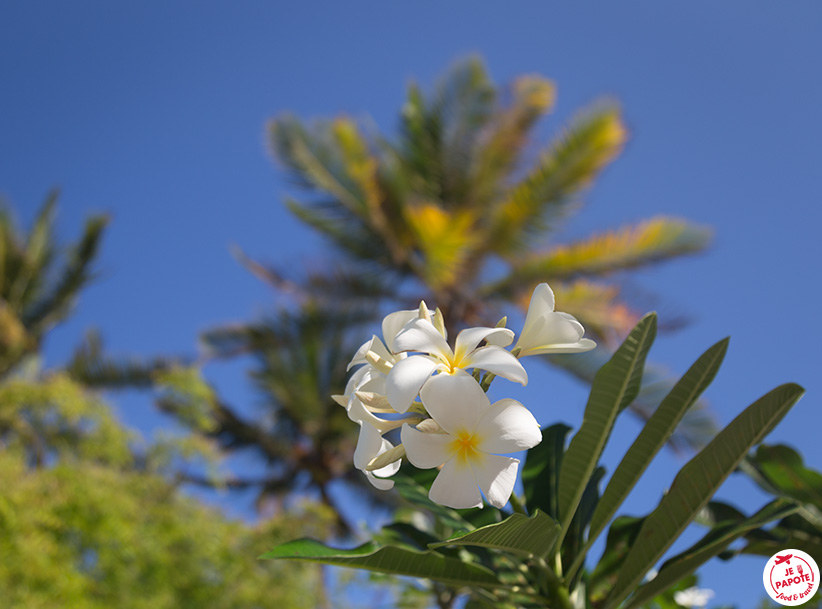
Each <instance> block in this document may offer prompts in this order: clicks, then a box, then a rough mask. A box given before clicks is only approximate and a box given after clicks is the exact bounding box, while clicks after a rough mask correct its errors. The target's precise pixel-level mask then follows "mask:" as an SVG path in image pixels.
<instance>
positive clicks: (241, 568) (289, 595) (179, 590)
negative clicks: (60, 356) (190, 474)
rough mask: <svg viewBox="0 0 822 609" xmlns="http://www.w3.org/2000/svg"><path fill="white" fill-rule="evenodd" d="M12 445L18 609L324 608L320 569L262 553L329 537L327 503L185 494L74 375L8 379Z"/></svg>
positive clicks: (1, 457)
mask: <svg viewBox="0 0 822 609" xmlns="http://www.w3.org/2000/svg"><path fill="white" fill-rule="evenodd" d="M0 440H2V443H3V450H2V451H0V477H2V479H3V481H4V485H5V491H4V492H3V495H2V497H0V530H2V535H0V556H6V557H14V560H4V561H2V564H0V590H2V591H3V599H4V603H5V604H6V606H9V607H26V608H27V609H29V608H31V609H37V608H40V607H42V608H44V609H45V608H50V607H55V606H60V607H70V608H72V609H96V608H100V609H102V608H104V607H105V608H108V607H123V608H125V609H129V608H134V609H141V608H149V607H151V608H152V609H154V608H163V607H167V608H168V609H172V608H174V609H178V608H184V607H191V608H192V609H193V608H195V607H196V608H198V609H199V608H208V607H214V608H215V609H216V608H220V609H223V608H230V607H236V608H237V609H240V608H247V607H259V608H263V607H271V608H272V609H273V608H278V607H306V608H308V607H313V606H315V604H316V602H317V600H318V598H319V596H318V593H317V592H311V591H312V590H317V589H318V588H317V584H318V582H319V579H318V578H319V574H318V573H317V572H316V571H313V570H308V571H306V570H305V569H298V568H293V567H291V566H288V565H275V566H273V568H272V566H271V565H263V564H261V563H259V562H256V561H255V559H254V557H255V556H256V555H257V554H259V552H260V551H261V550H262V548H264V547H265V546H266V545H270V544H271V543H276V542H277V541H280V540H282V539H284V538H286V537H288V536H290V535H292V534H293V532H294V531H295V530H306V531H314V534H317V535H322V534H323V533H324V532H325V531H327V530H328V524H329V522H330V514H329V513H328V512H327V510H326V511H324V510H318V509H316V508H314V507H312V506H311V505H306V506H305V508H304V509H302V510H300V511H299V512H294V513H293V514H291V515H288V516H283V517H279V518H277V519H275V520H270V521H264V522H262V523H261V524H259V525H257V526H249V525H247V524H244V523H242V522H238V521H232V520H230V519H227V518H226V517H225V516H223V515H222V514H221V513H220V512H219V511H218V510H216V509H213V508H208V507H206V506H204V505H202V504H200V503H199V502H198V501H196V500H194V499H192V498H189V497H186V496H185V495H183V494H182V493H180V492H179V490H178V489H177V488H176V486H175V485H174V484H173V483H172V481H171V480H170V479H169V477H168V475H167V474H168V473H171V472H167V471H166V470H158V469H153V468H152V467H146V466H145V465H141V463H142V462H143V461H144V460H143V459H142V458H140V456H139V455H138V456H136V457H135V456H134V455H133V453H132V449H131V442H132V440H133V436H132V434H130V433H128V432H127V431H126V430H124V429H123V428H122V427H121V426H120V424H119V423H118V422H117V421H116V420H115V419H114V418H113V416H112V414H111V411H110V410H109V409H108V408H107V407H106V406H105V405H104V404H102V403H100V402H98V401H97V400H94V399H91V398H90V397H89V396H88V395H87V394H86V392H85V391H84V390H83V388H81V387H80V386H78V385H77V384H75V383H74V382H72V381H71V380H69V379H68V378H67V377H66V376H64V375H52V376H49V377H46V378H44V379H43V380H39V381H38V380H13V381H7V382H5V383H3V384H1V385H0ZM151 462H156V461H155V460H150V461H149V463H151ZM277 579H280V580H281V581H288V582H289V585H288V586H272V585H271V582H272V581H276V580H277Z"/></svg>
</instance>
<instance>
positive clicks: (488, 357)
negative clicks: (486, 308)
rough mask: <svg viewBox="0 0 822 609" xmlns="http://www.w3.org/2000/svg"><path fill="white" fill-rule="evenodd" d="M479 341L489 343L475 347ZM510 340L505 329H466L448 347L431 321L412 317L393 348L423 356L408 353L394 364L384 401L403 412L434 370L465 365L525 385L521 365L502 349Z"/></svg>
mask: <svg viewBox="0 0 822 609" xmlns="http://www.w3.org/2000/svg"><path fill="white" fill-rule="evenodd" d="M483 340H485V341H488V342H489V343H493V344H489V345H488V346H485V347H480V348H477V346H478V345H479V344H480V343H481V342H482V341H483ZM513 340H514V333H513V332H512V331H511V330H508V329H507V328H468V329H466V330H463V331H462V332H460V333H459V334H458V335H457V340H456V343H455V345H454V349H453V350H452V349H451V347H449V346H448V343H447V342H446V341H445V337H444V336H443V335H442V334H441V333H440V332H439V331H438V330H437V329H436V328H435V327H434V324H432V323H431V322H430V321H427V320H425V319H414V320H413V321H410V322H409V323H407V324H406V325H405V328H404V329H403V330H402V332H400V333H399V334H398V335H397V338H396V340H395V341H394V348H395V349H396V350H397V351H419V352H421V353H425V354H426V355H412V356H410V357H407V358H405V359H403V360H401V361H398V362H397V363H396V364H394V366H393V367H392V368H391V372H389V374H388V378H387V379H386V383H385V389H386V395H387V396H388V401H389V402H390V403H391V406H392V407H393V408H394V409H395V410H397V411H398V412H405V411H406V410H408V408H409V406H410V405H411V403H412V402H413V401H414V398H416V397H417V394H418V393H420V391H421V390H422V389H423V386H424V385H426V383H427V382H429V379H430V378H431V375H432V374H434V372H439V373H440V375H444V376H449V375H454V374H457V373H458V372H463V371H464V370H465V369H466V368H479V369H480V370H485V371H487V372H492V373H493V374H495V375H497V376H501V377H503V378H507V379H508V380H511V381H516V382H517V383H521V384H523V385H526V384H527V383H528V374H527V373H526V372H525V368H523V367H522V364H520V363H519V361H517V358H516V357H514V356H513V355H511V353H509V352H508V351H506V350H505V349H503V348H502V347H504V346H507V345H510V344H511V342H513ZM438 376H439V375H438Z"/></svg>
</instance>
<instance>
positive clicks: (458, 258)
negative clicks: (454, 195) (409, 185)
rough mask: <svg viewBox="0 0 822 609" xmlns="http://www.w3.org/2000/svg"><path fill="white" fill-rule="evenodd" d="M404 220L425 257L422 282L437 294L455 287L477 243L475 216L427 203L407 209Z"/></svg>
mask: <svg viewBox="0 0 822 609" xmlns="http://www.w3.org/2000/svg"><path fill="white" fill-rule="evenodd" d="M405 217H406V221H407V223H408V226H409V228H410V229H411V232H412V233H413V234H414V236H415V239H416V246H417V248H418V250H419V253H420V255H421V257H422V264H421V270H420V272H421V274H422V275H423V277H422V279H423V280H424V281H425V282H426V283H428V284H429V285H430V286H431V287H432V288H433V289H434V290H437V289H440V288H443V287H446V286H452V285H454V283H456V281H457V279H458V278H459V277H460V270H461V269H462V268H463V267H464V265H465V264H466V263H467V261H468V258H469V256H470V254H471V252H472V251H473V248H474V246H475V244H476V242H477V239H476V233H475V231H474V225H475V218H474V216H473V214H471V213H470V212H468V211H459V210H455V211H449V210H445V209H442V208H441V207H440V206H438V205H436V204H434V203H428V202H426V203H420V204H417V205H414V206H411V207H408V208H407V209H406V212H405Z"/></svg>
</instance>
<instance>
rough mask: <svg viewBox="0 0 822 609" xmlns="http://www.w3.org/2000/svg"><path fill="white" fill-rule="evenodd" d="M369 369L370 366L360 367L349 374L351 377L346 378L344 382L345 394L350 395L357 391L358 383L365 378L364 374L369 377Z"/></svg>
mask: <svg viewBox="0 0 822 609" xmlns="http://www.w3.org/2000/svg"><path fill="white" fill-rule="evenodd" d="M371 370H372V368H371V366H366V367H365V368H360V369H359V370H357V371H356V372H354V374H352V375H351V378H350V379H348V382H347V383H346V384H345V392H344V393H345V395H351V394H352V393H354V392H355V391H359V390H360V385H362V384H363V382H364V380H363V379H364V378H365V376H366V375H369V377H368V378H371V377H370V374H371V372H370V371H371Z"/></svg>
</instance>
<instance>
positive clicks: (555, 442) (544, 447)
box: [522, 423, 571, 519]
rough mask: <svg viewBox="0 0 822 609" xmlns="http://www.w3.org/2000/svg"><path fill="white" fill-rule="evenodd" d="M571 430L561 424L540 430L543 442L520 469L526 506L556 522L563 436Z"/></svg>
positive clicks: (530, 451)
mask: <svg viewBox="0 0 822 609" xmlns="http://www.w3.org/2000/svg"><path fill="white" fill-rule="evenodd" d="M569 431H571V428H570V427H568V426H567V425H563V424H562V423H557V424H556V425H552V426H551V427H549V428H548V429H543V430H542V442H540V443H539V444H537V445H536V446H534V448H532V449H530V450H529V451H528V453H527V455H526V457H525V465H524V466H523V468H522V485H523V487H525V503H526V505H527V506H528V509H529V510H530V511H531V512H534V511H536V510H537V508H539V509H540V510H542V511H543V512H545V513H546V514H548V515H549V516H550V517H551V518H554V519H559V494H558V493H559V470H560V467H562V456H563V455H564V454H565V436H567V435H568V432H569Z"/></svg>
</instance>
